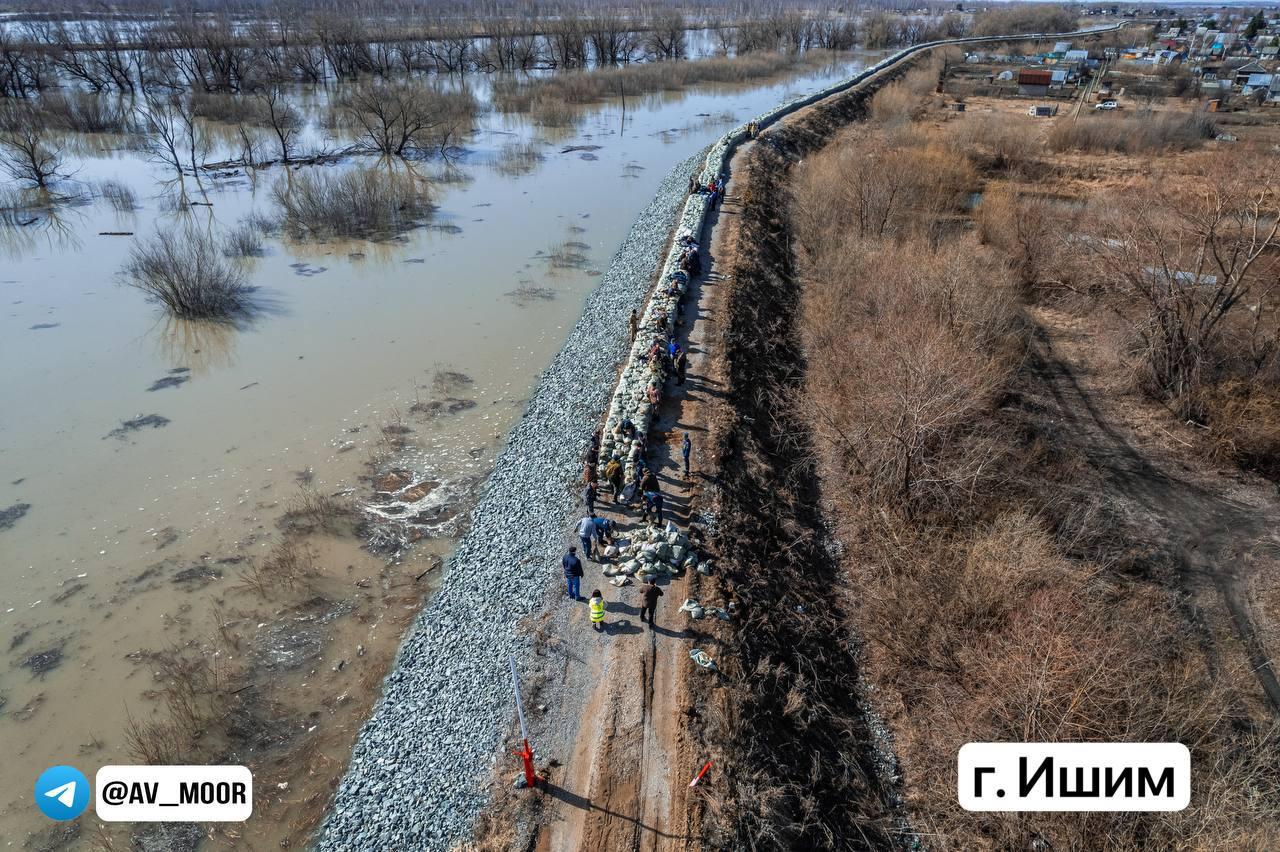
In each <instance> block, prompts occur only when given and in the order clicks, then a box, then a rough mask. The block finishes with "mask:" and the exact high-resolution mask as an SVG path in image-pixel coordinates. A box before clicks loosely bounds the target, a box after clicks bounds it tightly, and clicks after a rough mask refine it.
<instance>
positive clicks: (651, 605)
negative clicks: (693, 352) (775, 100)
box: [561, 176, 724, 630]
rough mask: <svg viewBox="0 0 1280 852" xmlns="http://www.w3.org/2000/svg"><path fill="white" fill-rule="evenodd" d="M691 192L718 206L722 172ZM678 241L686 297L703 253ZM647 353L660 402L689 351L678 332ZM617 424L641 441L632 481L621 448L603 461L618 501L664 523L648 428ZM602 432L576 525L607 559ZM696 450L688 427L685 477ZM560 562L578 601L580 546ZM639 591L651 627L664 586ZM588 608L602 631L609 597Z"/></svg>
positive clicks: (662, 319)
mask: <svg viewBox="0 0 1280 852" xmlns="http://www.w3.org/2000/svg"><path fill="white" fill-rule="evenodd" d="M689 191H690V192H691V193H700V192H706V193H709V194H710V196H711V209H713V210H714V209H715V206H716V204H717V203H718V202H719V201H720V199H721V198H723V196H724V178H723V176H717V177H716V178H714V179H712V181H711V182H710V183H709V184H707V186H705V187H703V186H702V185H701V184H700V183H699V182H698V180H697V178H696V177H690V178H689ZM676 245H677V246H678V247H679V248H680V249H681V253H680V264H679V266H680V269H679V272H677V273H674V275H677V276H681V277H682V278H683V279H684V280H683V281H682V282H675V281H672V282H671V284H670V285H668V286H669V288H674V289H669V291H668V294H669V295H674V294H676V293H679V294H680V295H681V296H683V294H684V293H685V292H687V288H682V287H680V286H679V284H682V283H687V282H688V281H689V280H691V279H692V278H693V277H694V276H697V275H701V274H702V258H701V255H700V254H699V251H698V243H697V241H696V240H694V238H693V236H692V235H690V234H681V235H680V236H679V237H678V238H677V239H676ZM683 307H684V304H683V301H680V302H678V303H677V308H676V309H677V311H683ZM653 319H654V325H655V326H657V327H658V328H663V329H665V328H666V326H667V319H668V317H667V316H666V315H665V314H663V315H659V316H655V317H654V318H653ZM629 325H630V329H631V339H632V341H633V342H634V341H635V338H636V335H637V334H638V333H639V331H640V314H639V312H637V311H636V310H634V309H633V310H632V311H631V317H630V319H629ZM647 357H648V363H649V368H650V369H651V370H652V371H653V372H654V374H655V377H656V379H657V381H655V382H651V383H650V385H649V389H648V393H649V397H650V398H649V402H650V403H651V404H653V405H657V404H658V401H659V400H658V388H659V387H660V386H661V385H662V384H663V383H664V382H665V380H666V378H667V377H668V376H674V377H675V379H676V384H677V385H683V384H684V382H685V375H686V371H687V369H688V363H689V358H688V353H686V352H685V349H684V347H683V346H681V345H680V342H679V341H678V340H676V339H675V337H674V335H671V334H667V335H666V339H665V341H664V340H663V338H662V336H655V337H654V340H653V343H652V345H651V346H650V347H649V352H648V356H647ZM614 428H615V429H616V430H617V433H618V435H619V436H621V437H625V438H627V439H628V440H631V441H633V442H634V443H633V446H635V445H638V447H639V452H638V453H637V454H636V463H635V470H634V474H633V478H632V481H631V482H630V483H627V482H624V479H625V475H626V474H625V471H626V468H625V467H624V465H623V461H622V457H621V455H620V454H619V453H616V452H615V453H614V454H613V455H612V457H611V458H610V459H609V461H608V463H607V464H605V466H604V470H603V473H604V480H605V482H606V483H607V484H608V485H609V489H610V492H611V493H612V496H613V503H614V505H615V506H617V505H630V504H631V503H632V502H633V501H634V500H635V498H636V495H637V494H638V495H640V496H641V498H642V503H641V515H640V516H641V520H642V521H643V522H645V523H653V524H661V523H663V522H664V516H663V510H664V506H665V498H664V497H663V494H662V488H661V485H660V484H659V482H658V477H657V475H655V473H654V471H653V470H652V469H651V468H650V467H649V463H648V460H647V458H646V450H647V448H646V446H645V435H644V433H643V432H640V431H639V430H638V429H637V428H636V424H635V423H634V422H632V420H631V418H630V417H623V418H622V420H621V422H619V423H618V424H617V426H615V427H614ZM601 436H602V429H600V428H597V429H596V431H595V433H594V434H593V435H592V436H591V445H590V446H589V447H588V449H587V454H586V458H585V459H584V465H583V471H584V472H583V480H584V482H585V485H584V487H583V490H582V502H583V504H584V505H585V506H586V508H587V514H586V517H584V518H582V520H580V521H579V522H578V526H577V529H576V532H577V535H578V541H579V542H581V544H582V553H583V556H585V558H587V559H592V558H593V557H594V558H596V559H597V561H600V560H602V559H604V558H607V557H606V556H605V553H604V551H605V548H606V547H608V546H609V545H610V544H612V543H613V541H614V540H615V537H616V526H615V524H614V522H613V521H611V520H609V519H608V518H602V517H600V516H598V515H597V514H596V500H597V499H598V498H599V487H598V484H597V473H596V471H597V470H598V469H599V463H600V443H601ZM692 449H693V441H692V440H691V439H690V437H689V433H688V432H685V433H684V436H683V439H682V440H681V442H680V455H681V459H682V461H683V467H684V477H685V479H688V478H689V456H690V454H691V452H692ZM561 567H562V569H563V570H564V578H565V594H567V595H568V596H569V597H570V598H572V599H573V600H575V601H580V600H582V594H581V584H582V576H583V567H582V559H581V558H580V557H579V556H578V548H577V547H576V546H573V547H570V548H569V552H568V553H566V554H565V555H564V557H563V558H562V559H561ZM640 591H641V597H642V601H643V606H642V607H641V609H640V620H641V621H642V622H647V623H648V624H649V625H650V628H652V626H653V619H654V615H655V613H656V610H657V605H658V598H660V597H662V589H661V588H659V587H658V586H657V585H655V584H654V583H653V582H652V581H650V582H647V583H645V584H643V585H642V586H641V587H640ZM588 607H589V611H590V614H591V625H592V627H593V628H594V629H595V630H603V629H604V616H605V602H604V596H603V595H602V594H601V592H600V590H599V589H596V590H594V591H593V592H592V593H591V597H590V599H589V600H588ZM646 616H647V618H646Z"/></svg>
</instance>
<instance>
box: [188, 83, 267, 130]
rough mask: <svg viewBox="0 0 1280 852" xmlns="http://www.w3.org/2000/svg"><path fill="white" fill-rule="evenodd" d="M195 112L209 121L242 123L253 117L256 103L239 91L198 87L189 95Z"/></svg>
mask: <svg viewBox="0 0 1280 852" xmlns="http://www.w3.org/2000/svg"><path fill="white" fill-rule="evenodd" d="M189 97H190V98H191V108H192V110H193V111H194V113H195V114H196V115H198V116H200V117H201V118H204V119H207V120H209V121H219V122H222V123H223V124H241V123H244V122H246V121H249V120H251V119H252V117H253V115H254V104H253V102H252V101H251V100H250V99H249V98H246V97H244V96H243V95H240V94H238V93H229V92H206V91H203V90H199V89H197V90H196V91H193V92H191V94H190V95H189Z"/></svg>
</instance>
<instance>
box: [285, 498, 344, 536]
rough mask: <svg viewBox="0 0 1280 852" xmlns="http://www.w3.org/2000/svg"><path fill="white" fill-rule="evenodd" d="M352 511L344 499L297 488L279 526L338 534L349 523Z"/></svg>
mask: <svg viewBox="0 0 1280 852" xmlns="http://www.w3.org/2000/svg"><path fill="white" fill-rule="evenodd" d="M354 511H355V510H354V507H353V506H352V505H351V502H350V501H349V500H347V499H346V498H344V497H339V496H335V495H331V494H322V493H320V492H319V491H317V490H316V489H315V488H312V487H310V486H299V487H298V491H297V493H295V494H294V495H293V497H292V498H290V500H289V503H288V508H287V509H286V510H285V513H284V516H283V517H282V518H281V524H282V525H283V526H284V527H285V528H286V529H294V530H322V531H324V532H329V533H333V532H339V531H341V530H342V529H343V526H344V525H345V524H347V523H349V522H350V520H351V518H352V515H353V513H354Z"/></svg>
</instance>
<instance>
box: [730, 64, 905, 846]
mask: <svg viewBox="0 0 1280 852" xmlns="http://www.w3.org/2000/svg"><path fill="white" fill-rule="evenodd" d="M869 97H870V92H869V91H868V90H867V89H860V90H858V91H856V92H851V93H849V94H846V95H842V96H837V97H835V98H832V99H830V100H829V101H826V102H823V103H822V104H820V105H817V106H815V107H814V108H813V109H812V110H810V112H809V113H806V114H805V115H803V116H800V117H798V118H797V119H796V120H795V121H793V122H791V123H788V124H787V125H786V126H784V127H781V128H779V129H777V130H775V131H773V132H771V133H770V134H768V135H766V136H765V137H763V139H762V141H761V142H760V143H757V145H756V146H755V148H754V149H753V150H752V151H751V152H750V153H749V154H748V158H749V163H748V168H747V170H746V171H747V175H746V177H747V183H746V186H745V187H744V188H743V190H742V197H743V212H742V215H741V220H740V228H741V231H740V233H739V239H738V246H739V253H738V255H737V256H736V257H735V258H733V259H732V267H731V270H730V274H729V276H728V277H727V278H728V280H727V282H726V283H727V298H726V322H725V326H724V340H723V342H722V345H721V351H722V352H723V353H724V358H725V368H726V377H727V384H728V399H729V409H730V410H729V411H728V413H727V414H726V415H725V417H724V420H723V421H722V422H720V423H718V424H716V426H715V428H714V430H713V432H714V436H715V437H714V440H715V445H716V455H717V457H718V458H719V462H720V464H719V467H720V470H719V474H720V477H721V481H720V484H719V485H720V487H719V489H718V501H717V522H716V529H715V550H716V551H718V552H719V553H720V556H721V558H720V561H719V565H720V566H721V567H722V569H723V575H722V581H723V583H724V585H725V592H726V596H727V597H731V598H733V599H734V600H736V601H737V602H738V605H739V607H740V611H741V617H740V618H739V619H738V621H737V623H736V625H735V626H734V628H733V629H732V630H728V631H725V632H724V633H723V634H722V639H723V644H722V646H721V647H720V649H719V650H718V652H717V653H718V656H717V657H716V659H717V661H718V662H720V663H721V667H722V670H723V671H724V674H725V678H724V682H725V684H726V688H725V690H724V691H723V694H722V695H721V696H718V697H715V698H713V700H711V701H709V702H707V703H708V710H707V717H706V735H707V738H708V739H709V741H710V742H709V745H710V746H711V747H712V749H713V752H714V753H716V754H717V755H718V757H719V759H718V765H719V769H720V775H719V778H720V782H721V783H720V784H719V785H716V786H714V787H713V788H712V789H711V790H709V792H708V796H709V798H710V801H709V802H708V808H707V818H706V819H707V824H706V828H707V829H708V837H707V840H708V841H709V842H710V843H712V844H713V845H715V846H716V847H718V848H723V849H755V850H762V849H889V848H898V847H901V846H902V845H903V841H902V839H901V835H900V834H899V833H898V832H897V831H896V830H895V822H896V818H895V808H894V807H893V805H892V804H891V802H892V801H894V799H895V798H896V797H895V795H894V792H893V791H892V790H891V784H892V781H891V780H889V779H885V778H883V777H882V774H881V772H880V770H879V768H878V767H880V766H881V765H882V764H883V760H882V759H881V758H880V757H878V755H877V754H876V750H875V745H874V744H873V741H874V736H873V732H872V730H871V726H870V723H869V720H868V717H867V714H866V712H865V708H864V704H863V702H862V700H861V697H860V686H859V674H858V673H859V668H860V662H859V652H858V647H857V639H856V637H855V635H854V633H853V628H852V626H851V625H852V620H851V618H850V617H849V615H848V614H847V613H846V611H845V610H844V607H843V606H842V604H841V600H842V598H843V594H842V590H843V589H845V588H846V586H847V579H846V577H845V576H844V574H843V572H842V571H841V569H840V567H839V564H838V562H837V560H836V559H835V558H834V556H833V555H832V549H831V546H832V544H833V542H832V541H831V540H830V539H829V538H828V536H827V533H826V524H825V523H824V520H823V515H822V509H821V504H820V497H819V490H818V479H817V474H816V470H815V468H814V463H813V456H814V454H813V451H812V448H811V443H810V436H809V433H808V429H807V423H806V420H805V417H804V416H803V414H802V413H801V412H799V411H797V410H796V408H795V405H796V404H795V400H798V399H800V398H802V395H801V390H802V388H803V385H804V377H805V360H804V355H803V353H802V352H801V350H800V347H799V344H798V341H799V339H800V335H799V334H798V332H797V328H796V323H797V321H798V313H799V309H800V291H799V289H798V284H797V282H796V276H795V270H794V266H793V255H792V252H791V234H790V232H789V224H788V220H787V210H786V204H785V203H784V202H783V200H784V199H786V198H787V189H788V188H787V185H786V182H787V175H788V171H789V169H790V166H791V165H792V164H793V163H794V162H796V161H797V160H798V159H800V158H801V157H802V156H805V155H807V154H808V153H811V152H813V151H815V150H817V149H818V148H820V147H822V146H823V145H825V144H826V143H827V142H828V141H829V140H830V138H831V137H832V135H833V134H834V133H835V131H836V130H838V129H839V128H840V127H841V126H843V125H844V124H846V123H848V122H850V121H853V120H856V119H858V118H859V117H861V116H862V115H863V113H864V109H865V106H864V105H865V103H866V100H867V98H869Z"/></svg>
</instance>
